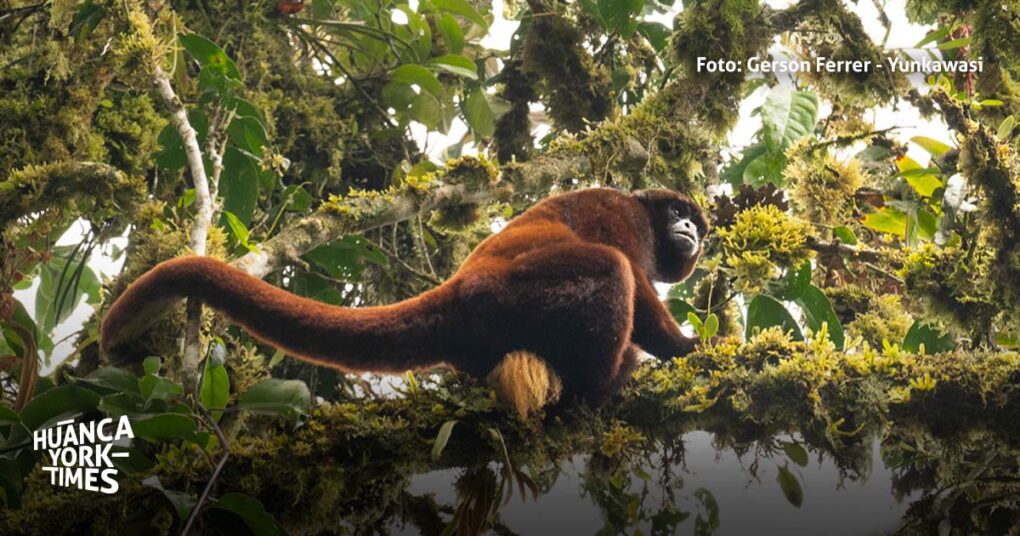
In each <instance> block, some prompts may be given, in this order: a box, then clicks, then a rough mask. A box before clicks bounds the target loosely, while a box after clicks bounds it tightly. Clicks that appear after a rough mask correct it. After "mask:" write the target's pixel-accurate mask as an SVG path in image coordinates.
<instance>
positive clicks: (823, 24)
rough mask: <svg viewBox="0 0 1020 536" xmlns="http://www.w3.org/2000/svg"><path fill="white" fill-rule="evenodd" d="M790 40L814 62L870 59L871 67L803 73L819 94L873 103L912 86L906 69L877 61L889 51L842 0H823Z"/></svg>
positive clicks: (883, 59) (852, 102)
mask: <svg viewBox="0 0 1020 536" xmlns="http://www.w3.org/2000/svg"><path fill="white" fill-rule="evenodd" d="M800 30H801V31H800V32H797V33H796V34H793V35H792V36H791V37H790V44H791V45H792V46H793V48H794V49H795V50H796V51H797V54H798V55H799V56H800V59H803V60H807V61H809V62H812V64H813V63H814V61H815V58H820V57H825V58H828V59H830V60H834V61H868V62H870V65H871V68H870V69H864V70H862V71H861V72H853V71H851V70H822V71H815V70H813V69H812V70H809V71H804V72H801V73H798V74H799V76H801V77H802V79H803V80H804V81H806V82H808V83H809V84H811V86H812V87H813V88H815V89H816V90H817V91H818V93H819V95H820V96H822V97H824V98H825V99H827V100H830V101H832V102H833V103H837V104H839V105H848V106H851V107H873V106H879V105H883V104H888V103H890V102H891V101H892V100H893V99H894V98H896V96H897V95H899V94H902V93H905V92H906V91H907V90H909V89H910V84H909V82H908V81H907V79H906V77H904V76H903V74H902V73H893V72H891V71H889V69H887V68H885V67H884V66H882V67H876V66H880V65H884V64H885V62H886V58H887V57H888V54H889V53H887V52H886V51H884V50H883V49H882V47H881V46H879V45H878V44H876V43H875V42H874V41H872V40H871V37H870V36H869V35H868V34H867V32H865V31H864V25H863V24H862V23H861V20H860V18H859V17H858V16H857V15H856V14H854V13H853V12H851V11H850V10H848V9H847V7H846V5H845V4H844V3H843V2H841V1H839V0H823V1H821V2H818V6H817V7H816V9H815V10H813V11H812V12H811V13H810V15H809V16H808V17H806V19H805V21H804V22H803V23H802V24H801V27H800Z"/></svg>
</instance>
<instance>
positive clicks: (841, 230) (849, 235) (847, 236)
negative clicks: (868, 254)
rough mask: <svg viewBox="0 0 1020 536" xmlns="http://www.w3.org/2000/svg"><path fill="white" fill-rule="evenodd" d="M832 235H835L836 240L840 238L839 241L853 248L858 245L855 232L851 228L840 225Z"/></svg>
mask: <svg viewBox="0 0 1020 536" xmlns="http://www.w3.org/2000/svg"><path fill="white" fill-rule="evenodd" d="M832 234H834V235H835V236H836V238H838V239H839V241H840V242H842V243H844V244H848V245H851V246H856V245H857V235H856V234H854V232H853V230H852V229H850V228H849V227H844V226H842V225H840V226H838V227H836V228H834V229H833V230H832Z"/></svg>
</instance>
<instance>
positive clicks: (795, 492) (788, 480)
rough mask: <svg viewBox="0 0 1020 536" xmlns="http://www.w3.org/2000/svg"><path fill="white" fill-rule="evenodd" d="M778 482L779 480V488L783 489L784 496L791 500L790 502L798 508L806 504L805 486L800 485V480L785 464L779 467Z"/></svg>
mask: <svg viewBox="0 0 1020 536" xmlns="http://www.w3.org/2000/svg"><path fill="white" fill-rule="evenodd" d="M776 482H779V488H780V489H782V490H783V496H784V497H786V500H787V501H790V504H792V505H794V506H796V507H797V508H800V506H801V505H802V504H804V488H802V487H801V486H800V481H799V480H797V477H796V476H794V475H793V473H791V472H790V469H789V468H787V467H786V466H785V465H784V466H783V467H780V468H779V474H778V475H776Z"/></svg>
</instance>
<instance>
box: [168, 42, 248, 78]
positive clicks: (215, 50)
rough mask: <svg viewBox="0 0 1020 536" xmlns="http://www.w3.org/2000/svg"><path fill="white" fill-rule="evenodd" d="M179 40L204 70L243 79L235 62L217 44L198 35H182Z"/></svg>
mask: <svg viewBox="0 0 1020 536" xmlns="http://www.w3.org/2000/svg"><path fill="white" fill-rule="evenodd" d="M179 39H180V41H181V45H183V46H184V50H187V51H188V54H190V55H191V56H192V57H193V58H195V59H196V60H197V61H198V63H199V64H200V65H201V66H202V67H203V68H206V67H209V68H212V69H214V70H216V71H219V72H222V73H223V74H224V75H225V76H226V77H227V78H232V79H234V80H240V79H241V73H239V72H238V71H237V65H234V60H232V59H230V57H229V56H227V53H226V52H224V51H223V49H222V48H220V47H219V46H218V45H217V44H216V43H213V42H212V41H210V40H208V39H206V38H205V37H202V36H201V35H198V34H196V33H190V34H181V35H180V36H179Z"/></svg>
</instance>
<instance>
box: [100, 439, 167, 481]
mask: <svg viewBox="0 0 1020 536" xmlns="http://www.w3.org/2000/svg"><path fill="white" fill-rule="evenodd" d="M110 450H111V451H112V452H117V453H121V452H123V453H125V454H126V456H118V457H116V458H113V457H111V460H110V461H111V462H113V465H114V467H116V468H117V469H118V470H120V471H124V472H125V473H131V474H146V473H149V472H151V471H152V468H153V467H155V466H156V462H154V461H152V460H151V459H150V458H149V457H148V456H146V455H145V454H142V451H140V450H138V449H136V448H132V447H121V446H118V445H114V446H112V447H111V448H110ZM143 484H144V482H143Z"/></svg>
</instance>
